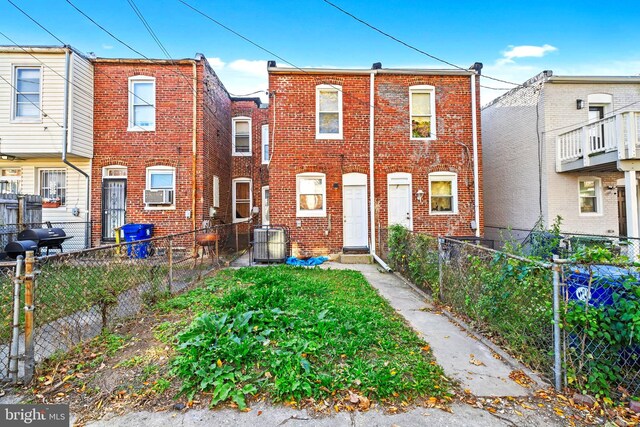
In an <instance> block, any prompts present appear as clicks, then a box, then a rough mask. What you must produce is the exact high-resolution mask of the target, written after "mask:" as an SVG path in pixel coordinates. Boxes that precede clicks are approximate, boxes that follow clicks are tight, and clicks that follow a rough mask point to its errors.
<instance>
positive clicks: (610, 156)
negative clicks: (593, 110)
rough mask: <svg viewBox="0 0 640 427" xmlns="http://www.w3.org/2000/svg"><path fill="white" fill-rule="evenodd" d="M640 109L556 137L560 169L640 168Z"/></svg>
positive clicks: (557, 165) (557, 160)
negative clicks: (639, 165) (639, 166)
mask: <svg viewBox="0 0 640 427" xmlns="http://www.w3.org/2000/svg"><path fill="white" fill-rule="evenodd" d="M639 144H640V111H629V112H624V113H620V114H616V115H615V116H611V117H607V118H605V119H601V120H598V121H595V122H592V123H589V124H588V125H586V126H582V127H579V128H577V129H573V130H571V131H569V132H566V133H563V134H560V135H558V136H557V138H556V171H557V172H573V171H616V170H630V169H632V170H638V167H637V166H638V164H640V145H639Z"/></svg>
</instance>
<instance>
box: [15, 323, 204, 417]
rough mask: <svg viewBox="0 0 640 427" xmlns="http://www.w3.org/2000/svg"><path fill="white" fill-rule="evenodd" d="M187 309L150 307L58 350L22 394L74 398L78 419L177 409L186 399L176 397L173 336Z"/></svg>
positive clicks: (41, 399)
mask: <svg viewBox="0 0 640 427" xmlns="http://www.w3.org/2000/svg"><path fill="white" fill-rule="evenodd" d="M184 314H185V313H180V314H171V313H170V314H153V313H147V315H146V316H144V317H141V318H139V319H137V320H135V321H130V322H128V323H126V324H122V325H118V326H116V327H115V328H114V329H113V330H112V331H110V332H108V333H105V334H103V335H100V336H98V337H96V338H95V339H93V340H91V341H89V342H86V343H84V344H83V345H82V346H80V347H77V348H75V349H74V350H72V351H71V352H70V353H68V354H66V355H64V356H63V357H55V356H54V357H53V358H51V359H50V360H48V361H47V362H46V363H44V364H42V365H41V366H40V367H39V369H38V372H37V374H36V377H35V379H34V382H33V384H32V387H31V388H28V389H27V388H25V389H23V390H22V391H21V394H22V395H23V397H24V398H25V399H26V400H28V401H31V402H33V403H44V402H46V403H68V404H69V405H70V409H71V412H72V413H74V414H75V415H76V417H77V418H76V423H77V424H76V425H84V424H85V423H87V422H88V421H90V420H95V419H99V418H102V417H104V416H105V415H110V416H112V415H120V414H123V413H126V412H131V411H139V410H149V411H158V410H166V409H172V408H173V407H174V405H176V404H179V403H180V401H179V400H176V399H175V398H174V396H176V394H177V393H178V389H179V383H178V381H177V380H175V381H174V379H173V378H172V376H171V375H170V373H169V370H170V363H169V361H170V358H171V356H172V354H173V349H172V346H171V343H170V341H171V339H172V337H173V336H175V334H173V332H174V331H173V330H172V329H173V328H175V327H176V326H178V327H179V326H180V325H183V324H185V316H184ZM186 404H187V403H186V402H185V403H184V405H185V406H186ZM189 405H190V406H198V405H197V403H196V404H194V402H191V403H190V404H189ZM178 407H180V406H178Z"/></svg>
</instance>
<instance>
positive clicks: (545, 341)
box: [383, 227, 640, 398]
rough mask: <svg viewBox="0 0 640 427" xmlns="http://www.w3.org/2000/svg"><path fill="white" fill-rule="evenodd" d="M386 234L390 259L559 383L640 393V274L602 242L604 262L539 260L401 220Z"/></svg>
mask: <svg viewBox="0 0 640 427" xmlns="http://www.w3.org/2000/svg"><path fill="white" fill-rule="evenodd" d="M386 233H387V234H388V239H387V245H388V251H387V252H383V255H386V260H387V261H388V262H389V264H390V265H391V266H392V268H394V269H395V270H397V271H398V272H400V273H401V274H403V275H404V276H405V277H406V278H407V279H409V280H411V281H412V282H413V283H414V284H415V285H417V286H418V287H420V288H421V289H423V290H425V291H426V292H428V293H430V294H431V295H432V297H433V298H434V300H435V301H436V302H437V303H438V304H441V305H442V306H444V307H445V308H446V309H448V310H449V311H451V312H453V313H455V315H456V316H458V317H459V318H461V319H462V320H464V321H465V322H467V323H468V324H469V325H471V326H472V327H473V328H474V329H475V330H477V331H478V332H480V333H482V334H483V335H484V336H486V337H488V338H489V339H491V340H492V341H493V342H495V343H496V344H498V345H500V346H501V347H502V348H504V349H505V350H507V351H508V352H509V353H510V354H511V355H513V356H514V357H516V358H517V359H519V360H520V361H521V362H523V363H524V364H526V365H527V366H528V367H530V368H531V369H533V370H534V371H537V372H539V373H540V374H541V376H542V377H544V378H546V379H547V380H549V381H552V382H554V383H555V385H556V387H558V388H560V387H561V386H568V387H571V388H573V389H577V390H579V391H581V392H585V393H589V394H592V395H595V396H601V397H602V396H608V397H616V398H624V397H629V396H636V397H638V396H640V274H639V273H638V272H637V268H636V267H635V264H633V263H629V262H628V261H627V262H625V261H626V260H627V258H624V257H619V256H618V254H616V253H615V251H613V252H612V251H611V250H610V248H609V249H607V248H605V247H598V248H599V250H602V251H604V252H597V253H605V252H606V253H611V257H609V258H607V259H608V260H609V261H606V262H605V261H602V262H598V263H593V262H586V261H584V260H582V261H576V260H574V261H571V260H568V259H559V258H557V257H556V259H555V260H553V261H549V262H544V261H538V260H532V259H528V258H525V257H521V256H516V255H513V254H508V253H505V252H500V251H495V250H492V249H489V248H486V247H482V246H479V245H475V244H471V243H468V242H465V241H461V240H458V239H457V238H434V237H432V236H428V235H424V234H420V233H413V232H410V231H408V230H406V229H404V228H402V227H394V228H392V229H391V230H389V231H387V232H386ZM607 251H608V252H607ZM611 260H613V261H615V262H617V264H612V263H611V262H610V261H611Z"/></svg>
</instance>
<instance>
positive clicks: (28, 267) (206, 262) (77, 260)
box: [0, 224, 246, 383]
mask: <svg viewBox="0 0 640 427" xmlns="http://www.w3.org/2000/svg"><path fill="white" fill-rule="evenodd" d="M243 227H245V228H246V225H245V224H227V225H216V226H211V227H207V228H204V229H200V230H196V231H191V232H186V233H180V234H174V235H170V236H165V237H157V238H151V239H146V240H137V241H133V242H127V243H122V244H120V245H111V246H104V247H98V248H93V249H85V250H81V251H75V252H63V253H58V254H55V255H51V256H44V257H33V256H32V255H29V254H27V259H26V260H25V262H24V263H22V260H21V259H20V258H19V259H18V261H17V262H16V263H8V264H7V266H6V267H5V270H0V298H2V300H1V302H2V305H1V306H0V315H1V318H0V319H1V320H2V325H0V379H1V380H3V381H5V382H16V381H18V380H22V381H24V382H25V383H27V382H29V381H30V379H31V376H32V375H33V372H34V369H35V365H36V364H37V363H39V362H41V361H43V360H45V359H47V358H48V357H51V356H52V355H53V354H55V353H57V352H66V351H67V350H68V349H70V348H71V347H73V346H75V345H77V344H78V343H80V342H82V341H83V340H86V339H89V338H92V337H94V336H96V335H98V334H99V333H101V332H102V331H103V330H107V329H110V328H112V327H113V326H114V325H115V324H117V323H118V322H122V321H123V320H124V319H129V318H134V317H135V316H137V315H138V313H140V312H141V311H142V310H143V309H144V308H145V307H148V306H151V305H153V304H154V303H155V302H156V301H158V300H159V299H161V298H164V297H166V296H168V295H171V294H174V293H177V292H180V291H182V290H185V289H187V288H189V287H191V286H193V285H194V284H196V283H198V281H199V279H201V278H202V277H203V276H204V275H205V274H207V273H209V272H211V271H213V270H214V269H217V268H219V267H220V266H222V265H225V263H227V262H228V261H229V260H230V259H231V258H233V257H234V255H235V254H236V253H237V252H239V251H241V250H243V249H246V244H245V243H243V240H242V239H241V236H242V230H243ZM21 264H24V268H22V267H20V265H21ZM17 270H18V274H17V275H16V271H17ZM3 271H4V274H3ZM16 277H17V284H18V288H17V294H16V292H15V290H16V288H15V286H14V285H15V284H16V280H15V279H16ZM15 295H17V296H18V298H19V304H18V307H19V310H18V311H17V312H16V311H15V310H14V304H13V303H14V301H15ZM15 316H18V322H17V323H16V322H14V321H13V319H14V318H15ZM14 326H16V327H14ZM16 338H17V339H16Z"/></svg>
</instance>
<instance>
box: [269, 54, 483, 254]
mask: <svg viewBox="0 0 640 427" xmlns="http://www.w3.org/2000/svg"><path fill="white" fill-rule="evenodd" d="M480 68H481V64H477V65H476V69H477V72H476V69H471V70H469V71H465V70H392V69H381V68H378V69H376V70H322V69H304V70H300V69H291V68H280V67H277V66H276V64H275V62H270V64H269V67H268V71H269V91H270V94H271V96H270V109H271V110H272V111H271V112H270V114H269V128H270V131H271V133H272V135H273V136H274V137H273V141H272V147H273V150H272V157H271V163H270V165H269V185H270V193H271V197H270V206H271V207H270V209H271V223H272V224H281V225H285V226H287V227H288V228H289V229H290V231H291V236H290V237H291V243H292V245H291V246H292V249H293V252H294V255H303V256H304V255H318V254H331V253H339V252H341V251H342V250H343V246H344V245H343V243H344V236H343V231H344V230H343V216H344V215H343V214H344V212H343V202H344V201H343V176H344V174H348V173H352V172H357V173H361V174H365V175H367V181H366V183H367V186H368V185H369V182H370V181H369V179H370V177H369V146H370V145H369V142H370V83H371V73H372V72H374V73H375V75H374V101H373V105H374V165H375V166H374V169H375V174H374V177H375V187H374V189H375V205H374V206H375V207H374V214H375V215H374V216H375V230H376V233H377V232H378V230H380V228H381V227H382V228H386V227H387V226H388V215H389V205H388V189H389V185H388V181H387V179H388V174H391V173H397V172H404V173H410V174H411V183H410V184H411V186H410V188H411V190H410V193H411V194H410V198H411V202H410V203H411V205H412V209H411V217H412V223H413V230H415V231H419V232H426V233H429V234H432V235H456V236H470V235H474V234H475V233H476V230H475V228H476V227H477V228H478V231H479V234H482V232H483V222H482V218H483V215H482V210H483V204H482V172H481V171H482V167H481V164H478V165H477V168H478V182H477V188H478V204H479V209H478V210H479V218H476V212H475V197H474V184H476V183H474V161H473V160H474V157H473V126H472V97H471V79H472V78H473V79H475V88H476V96H475V100H476V120H477V127H476V138H477V150H478V154H477V158H478V163H480V160H479V159H481V158H482V154H481V140H480V103H479V99H480V96H479V70H480ZM318 85H326V87H329V88H331V87H334V88H335V87H339V88H340V90H341V97H342V137H341V138H340V139H317V138H316V87H317V86H318ZM417 85H429V86H430V87H433V90H434V92H433V93H434V95H435V96H434V98H435V116H434V117H432V120H435V134H436V138H435V139H431V140H413V139H411V118H410V87H412V86H417ZM305 172H315V173H323V174H326V183H325V186H326V189H325V190H326V201H325V203H326V215H323V216H318V217H297V213H296V204H297V203H298V200H297V199H296V197H297V196H296V191H297V190H296V185H297V184H296V175H298V174H300V173H305ZM434 172H451V173H455V174H457V182H456V184H457V213H450V214H442V213H439V212H438V213H434V212H431V210H430V207H429V206H430V205H429V203H430V202H429V201H430V194H429V174H430V173H434ZM419 190H421V191H422V192H423V196H421V200H420V199H419V196H418V194H417V192H418V191H419ZM367 209H370V200H369V190H368V187H367ZM367 218H368V222H369V224H368V230H369V231H368V234H369V235H368V241H369V243H370V242H371V224H370V222H371V220H370V212H368V213H367ZM476 221H477V223H476ZM375 238H376V241H378V240H379V236H378V235H376V236H375ZM378 243H379V242H378ZM377 246H378V245H377Z"/></svg>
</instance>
